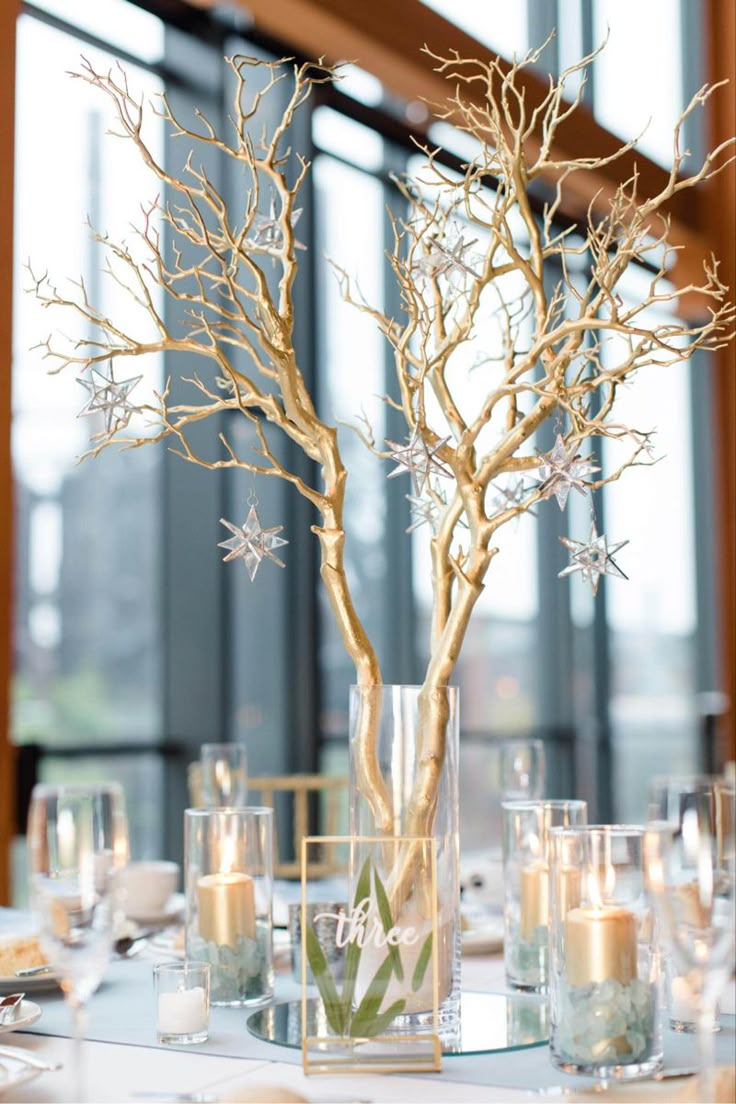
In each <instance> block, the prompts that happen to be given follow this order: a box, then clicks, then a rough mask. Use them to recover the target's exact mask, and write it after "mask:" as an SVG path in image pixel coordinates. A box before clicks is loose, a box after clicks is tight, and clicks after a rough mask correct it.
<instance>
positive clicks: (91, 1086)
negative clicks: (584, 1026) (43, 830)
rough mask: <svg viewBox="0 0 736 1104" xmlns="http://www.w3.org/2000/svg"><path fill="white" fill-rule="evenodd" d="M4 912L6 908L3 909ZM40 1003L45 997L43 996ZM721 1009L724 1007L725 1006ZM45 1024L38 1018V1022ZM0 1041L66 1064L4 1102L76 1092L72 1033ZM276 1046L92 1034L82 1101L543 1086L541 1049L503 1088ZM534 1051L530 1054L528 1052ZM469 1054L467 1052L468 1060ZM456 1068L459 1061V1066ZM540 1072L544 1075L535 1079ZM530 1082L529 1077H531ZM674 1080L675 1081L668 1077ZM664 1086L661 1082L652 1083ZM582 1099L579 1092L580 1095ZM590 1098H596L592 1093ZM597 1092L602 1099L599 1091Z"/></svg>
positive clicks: (470, 1095) (464, 1094)
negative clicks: (212, 1045)
mask: <svg viewBox="0 0 736 1104" xmlns="http://www.w3.org/2000/svg"><path fill="white" fill-rule="evenodd" d="M6 918H7V914H6ZM463 987H464V988H465V989H472V990H476V991H477V990H485V991H489V992H490V991H496V992H501V991H503V990H504V988H505V986H504V973H503V959H502V957H501V956H493V957H488V958H484V957H468V958H465V959H464V960H463ZM39 1003H41V1004H43V1001H42V1000H39ZM732 1003H733V995H732V994H730V995H729V999H728V1002H727V1004H728V1011H731V1010H732ZM724 1010H726V1009H725V1008H724ZM38 1026H39V1028H42V1027H43V1020H42V1021H41V1023H39V1025H38ZM0 1043H2V1044H3V1045H6V1046H15V1047H20V1048H25V1049H27V1050H29V1051H30V1052H32V1053H34V1054H36V1055H38V1056H39V1057H40V1058H43V1059H44V1060H45V1061H49V1062H61V1063H63V1069H62V1070H61V1071H59V1072H53V1073H43V1074H41V1075H40V1076H39V1077H38V1078H37V1079H35V1080H34V1081H32V1082H29V1083H28V1084H26V1085H24V1086H22V1087H19V1088H16V1089H12V1090H7V1091H6V1093H5V1094H3V1092H2V1087H1V1086H0V1099H2V1101H3V1104H6V1102H7V1101H15V1102H17V1104H23V1102H26V1101H34V1102H38V1104H42V1102H47V1101H48V1102H52V1101H53V1102H62V1101H63V1102H73V1101H75V1100H76V1099H77V1098H76V1096H75V1090H74V1081H73V1078H72V1074H73V1069H74V1055H73V1043H72V1041H71V1040H70V1039H68V1038H64V1037H60V1036H57V1035H40V1034H33V1033H30V1032H28V1033H26V1032H14V1033H12V1034H6V1035H3V1037H2V1039H1V1040H0ZM279 1051H280V1048H278V1047H274V1048H273V1053H274V1060H273V1061H263V1060H262V1059H258V1060H255V1059H252V1060H251V1059H246V1058H232V1057H224V1056H222V1055H217V1054H201V1053H187V1052H183V1051H182V1050H180V1049H177V1050H171V1051H169V1050H167V1049H165V1048H161V1047H156V1046H151V1047H148V1046H138V1045H123V1044H119V1043H111V1042H98V1041H89V1042H85V1044H84V1063H85V1069H86V1083H87V1100H89V1101H98V1102H100V1104H103V1102H114V1101H131V1100H133V1099H134V1096H133V1094H135V1093H138V1092H143V1091H149V1092H167V1093H175V1092H189V1093H192V1092H205V1091H208V1092H211V1093H212V1094H213V1095H215V1096H218V1097H219V1096H220V1095H221V1094H227V1095H228V1099H230V1100H238V1099H241V1097H240V1096H239V1095H238V1093H237V1091H235V1090H237V1089H240V1090H241V1092H243V1093H245V1092H247V1091H248V1089H253V1088H255V1087H256V1086H265V1085H271V1086H280V1087H284V1088H290V1089H291V1090H292V1091H294V1092H297V1093H300V1094H301V1095H302V1096H303V1097H304V1098H306V1099H307V1100H309V1101H314V1102H317V1101H319V1102H321V1104H351V1102H352V1104H359V1102H362V1101H365V1102H371V1104H374V1102H375V1104H379V1102H381V1104H390V1102H396V1104H401V1102H404V1101H408V1102H412V1104H415V1102H416V1104H435V1102H436V1104H444V1102H448V1101H449V1102H452V1104H464V1102H468V1104H470V1102H474V1101H479V1102H480V1101H483V1102H487V1104H495V1102H499V1101H509V1102H510V1104H513V1102H514V1101H522V1100H526V1101H527V1102H529V1101H533V1100H539V1099H543V1098H544V1097H543V1095H542V1094H540V1091H539V1090H540V1088H542V1087H543V1086H544V1085H545V1077H544V1071H545V1068H546V1067H545V1065H544V1062H545V1055H544V1054H542V1052H541V1048H534V1049H533V1050H531V1051H529V1052H528V1054H529V1056H530V1062H533V1063H534V1065H535V1066H536V1067H537V1077H536V1085H537V1089H536V1091H535V1092H534V1093H532V1092H526V1091H521V1090H517V1089H512V1088H508V1087H494V1086H492V1085H489V1084H468V1083H467V1082H459V1081H454V1080H453V1076H452V1075H453V1063H454V1062H460V1063H462V1062H465V1061H468V1059H455V1058H449V1059H446V1060H445V1062H444V1065H443V1071H442V1074H441V1075H439V1076H437V1075H431V1074H430V1075H425V1076H422V1077H417V1076H411V1075H406V1074H401V1075H398V1074H393V1075H383V1076H379V1075H375V1074H374V1075H363V1074H361V1075H355V1076H341V1075H330V1076H329V1077H325V1076H311V1077H305V1076H304V1074H303V1073H302V1070H301V1066H299V1065H295V1064H294V1063H293V1062H292V1063H286V1062H283V1061H279V1060H278V1058H279ZM532 1056H533V1058H532ZM470 1061H472V1059H470ZM456 1069H457V1072H458V1075H460V1069H461V1067H460V1066H458V1067H456ZM540 1073H541V1078H540V1076H539V1075H540ZM549 1074H550V1080H549V1084H550V1085H551V1086H552V1085H554V1084H555V1081H557V1082H558V1083H559V1079H558V1078H556V1077H555V1076H554V1075H555V1071H554V1070H553V1069H552V1066H551V1065H550V1066H549ZM532 1083H534V1081H532ZM671 1084H677V1083H676V1082H675V1083H671ZM652 1088H653V1089H654V1088H657V1089H659V1090H666V1088H667V1086H666V1085H661V1086H656V1087H655V1086H652ZM559 1097H560V1090H559V1089H557V1090H555V1089H552V1090H551V1095H550V1096H549V1099H555V1098H557V1099H559ZM245 1099H248V1100H256V1101H258V1100H259V1099H260V1097H259V1096H258V1095H255V1096H246V1097H245ZM578 1099H581V1098H578ZM588 1099H593V1100H595V1099H596V1097H589V1098H588ZM599 1099H600V1098H599ZM633 1099H638V1100H644V1099H652V1100H653V1099H657V1100H659V1101H666V1100H669V1101H671V1100H673V1099H674V1096H673V1095H668V1094H667V1093H666V1092H665V1093H664V1094H662V1093H661V1092H657V1093H656V1095H652V1096H648V1095H647V1094H645V1093H643V1092H642V1093H641V1094H640V1095H639V1094H637V1095H636V1096H635V1097H634V1098H633Z"/></svg>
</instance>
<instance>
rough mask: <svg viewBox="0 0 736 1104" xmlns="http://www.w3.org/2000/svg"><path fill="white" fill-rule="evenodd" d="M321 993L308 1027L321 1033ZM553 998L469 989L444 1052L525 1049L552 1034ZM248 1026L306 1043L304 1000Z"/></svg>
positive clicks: (272, 1038) (310, 1004)
mask: <svg viewBox="0 0 736 1104" xmlns="http://www.w3.org/2000/svg"><path fill="white" fill-rule="evenodd" d="M321 1007H322V1002H321V1000H320V999H319V997H313V998H310V999H309V1000H308V1001H307V1016H308V1017H309V1023H308V1025H307V1026H308V1032H309V1034H310V1035H316V1034H318V1033H319V1029H318V1027H317V1024H318V1022H319V1021H321V1022H323V1023H324V1014H322V1015H320V1014H319V1013H320V1012H321ZM548 1017H549V1011H548V1006H547V1001H546V1000H545V999H543V998H540V997H534V996H530V995H528V994H520V993H519V994H503V993H463V995H462V998H461V1002H460V1026H459V1028H458V1030H457V1032H456V1033H454V1034H453V1035H452V1036H447V1035H445V1034H444V1033H443V1032H440V1038H441V1039H442V1053H443V1054H444V1055H446V1056H447V1057H451V1056H452V1055H453V1054H488V1053H490V1052H492V1051H501V1050H522V1049H523V1048H524V1047H532V1046H539V1045H540V1043H546V1042H547V1041H548V1040H549V1029H548ZM248 1030H249V1031H250V1032H251V1034H253V1035H255V1036H256V1037H257V1038H259V1039H264V1040H265V1041H266V1042H268V1043H278V1044H279V1045H280V1046H287V1047H296V1048H300V1047H301V1045H302V1003H301V1001H300V1000H297V1001H284V1002H283V1003H281V1004H273V1005H271V1006H270V1007H269V1008H262V1009H260V1010H259V1011H258V1012H254V1013H253V1014H252V1015H251V1016H250V1017H249V1019H248Z"/></svg>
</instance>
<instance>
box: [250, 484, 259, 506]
mask: <svg viewBox="0 0 736 1104" xmlns="http://www.w3.org/2000/svg"><path fill="white" fill-rule="evenodd" d="M247 501H248V505H249V506H257V505H258V496H257V495H256V492H255V490H254V489H253V487H251V489H250V490H249V491H248V500H247Z"/></svg>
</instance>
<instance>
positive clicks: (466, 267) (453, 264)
mask: <svg viewBox="0 0 736 1104" xmlns="http://www.w3.org/2000/svg"><path fill="white" fill-rule="evenodd" d="M476 240H477V239H473V241H469V242H466V241H465V238H464V237H463V236H462V234H459V233H457V232H455V233H454V234H448V240H447V242H443V241H441V240H440V239H439V238H435V239H434V240H433V242H432V245H431V246H430V249H429V252H428V253H426V254H425V256H424V257H422V258H421V259H420V260H419V261H417V264H416V267H417V268H418V269H419V271H420V272H421V273H422V275H424V276H429V277H430V278H431V277H436V276H446V275H448V274H449V273H452V272H460V273H463V274H464V275H466V276H472V278H473V279H476V278H477V273H476V272H475V271H474V270H473V269H472V268H471V266H470V264H468V262H469V261H470V260H471V259H472V260H474V259H475V258H476V254H475V253H471V252H470V250H471V249H472V247H473V246H474V245H475V243H476Z"/></svg>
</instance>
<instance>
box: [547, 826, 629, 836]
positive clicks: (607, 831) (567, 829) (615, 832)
mask: <svg viewBox="0 0 736 1104" xmlns="http://www.w3.org/2000/svg"><path fill="white" fill-rule="evenodd" d="M646 830H647V826H646V824H564V825H562V824H561V825H558V826H556V827H554V828H550V829H549V831H550V834H551V835H554V836H556V837H558V838H561V837H562V836H563V835H565V834H567V833H569V834H570V835H572V834H573V833H574V834H575V835H576V836H580V835H584V834H585V833H589V834H590V835H591V836H618V837H621V836H632V837H633V836H643V835H644V833H645V832H646Z"/></svg>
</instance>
